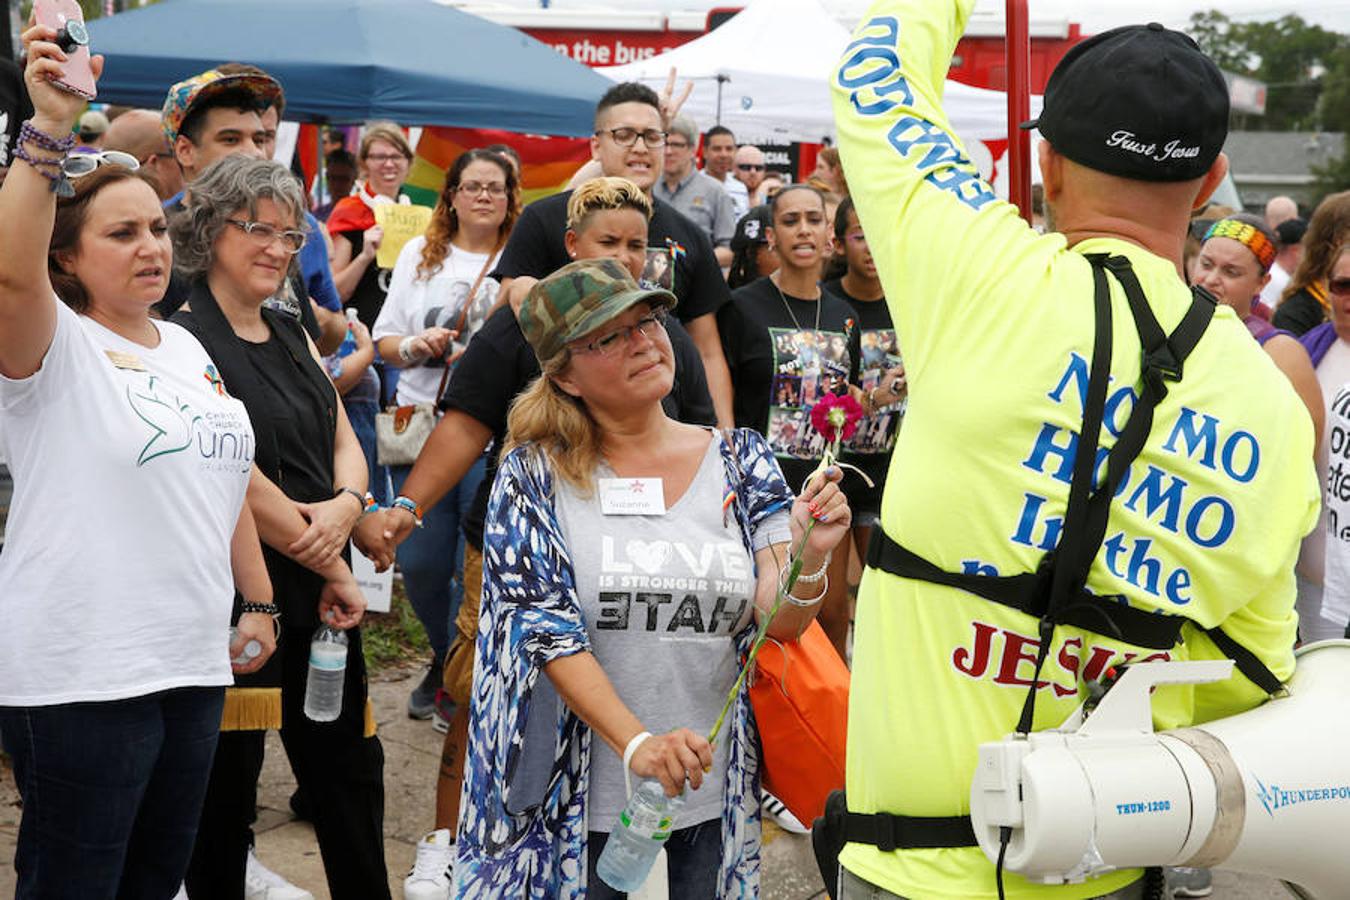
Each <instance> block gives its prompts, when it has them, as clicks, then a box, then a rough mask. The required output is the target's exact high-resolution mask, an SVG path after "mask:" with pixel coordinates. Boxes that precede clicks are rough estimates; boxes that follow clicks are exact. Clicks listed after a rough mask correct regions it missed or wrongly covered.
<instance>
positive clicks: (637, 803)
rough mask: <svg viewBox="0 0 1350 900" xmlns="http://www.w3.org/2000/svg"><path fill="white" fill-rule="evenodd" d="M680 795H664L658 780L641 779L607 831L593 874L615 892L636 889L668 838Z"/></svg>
mask: <svg viewBox="0 0 1350 900" xmlns="http://www.w3.org/2000/svg"><path fill="white" fill-rule="evenodd" d="M683 806H684V795H683V794H681V795H680V796H678V797H667V796H666V790H665V788H663V787H661V782H659V781H644V782H642V784H640V785H639V786H638V789H637V790H636V791H633V794H632V796H630V797H629V798H628V806H626V807H625V808H624V811H623V812H621V813H619V821H617V822H615V823H614V829H613V830H612V831H610V833H609V840H608V841H606V842H605V849H604V851H602V852H601V854H600V861H599V862H598V863H597V864H596V867H595V871H596V874H598V875H599V876H600V878H601V879H602V880H603V881H604V882H605V884H607V885H609V886H610V887H612V888H614V889H615V890H616V891H624V892H630V891H636V890H637V889H638V888H640V887H642V883H643V882H645V881H646V880H647V873H649V872H650V871H651V869H652V863H653V862H655V861H656V854H657V853H660V852H661V847H662V846H664V845H665V843H666V841H667V840H668V839H669V838H670V832H671V831H672V830H673V828H674V825H675V815H676V813H678V812H679V811H680V808H681V807H683Z"/></svg>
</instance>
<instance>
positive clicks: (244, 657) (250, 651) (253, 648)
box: [229, 625, 262, 666]
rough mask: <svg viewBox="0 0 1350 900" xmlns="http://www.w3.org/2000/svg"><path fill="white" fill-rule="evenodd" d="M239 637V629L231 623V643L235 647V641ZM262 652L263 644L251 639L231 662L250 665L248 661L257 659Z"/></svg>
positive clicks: (237, 664)
mask: <svg viewBox="0 0 1350 900" xmlns="http://www.w3.org/2000/svg"><path fill="white" fill-rule="evenodd" d="M238 639H239V629H238V628H235V627H234V626H233V625H231V626H230V644H229V645H230V646H231V647H233V646H234V642H235V641H237V640H238ZM260 653H262V644H261V643H259V642H258V641H255V640H249V641H247V642H246V643H245V644H244V646H243V648H242V649H241V650H240V651H239V655H238V656H236V657H234V658H232V659H231V660H230V662H232V663H234V664H235V665H236V666H244V665H248V663H250V662H251V661H252V660H254V659H256V658H257V656H258V655H259V654H260Z"/></svg>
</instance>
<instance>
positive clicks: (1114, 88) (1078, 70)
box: [1022, 22, 1228, 181]
mask: <svg viewBox="0 0 1350 900" xmlns="http://www.w3.org/2000/svg"><path fill="white" fill-rule="evenodd" d="M1022 127H1023V128H1038V129H1040V132H1041V136H1042V137H1044V138H1045V139H1046V140H1047V141H1049V142H1050V145H1051V146H1052V147H1054V148H1055V150H1056V151H1057V152H1059V153H1061V154H1063V155H1064V156H1066V157H1068V158H1069V159H1071V160H1073V161H1074V162H1076V163H1079V164H1080V165H1084V166H1087V167H1088V168H1090V169H1095V170H1097V171H1099V172H1105V173H1107V174H1109V175H1118V176H1121V177H1122V178H1132V179H1135V180H1137V181H1189V180H1190V179H1192V178H1199V177H1201V176H1202V175H1204V174H1205V173H1206V172H1208V171H1209V167H1210V166H1211V165H1213V163H1214V160H1215V159H1216V158H1217V157H1218V155H1219V151H1220V150H1222V149H1223V144H1224V141H1225V140H1226V139H1227V137H1228V85H1227V83H1226V82H1225V81H1224V78H1223V73H1221V72H1220V71H1219V67H1218V66H1216V65H1215V64H1214V61H1213V60H1211V59H1210V58H1209V57H1208V56H1206V55H1205V54H1204V53H1203V52H1202V51H1201V50H1200V47H1199V46H1198V45H1197V44H1196V43H1195V41H1193V40H1191V39H1190V38H1189V37H1187V36H1186V35H1184V34H1182V33H1181V32H1179V31H1169V30H1168V29H1166V28H1164V27H1163V26H1162V25H1159V24H1158V23H1157V22H1150V23H1149V24H1147V25H1127V26H1125V27H1123V28H1113V29H1111V30H1110V31H1105V32H1102V33H1101V34H1098V35H1094V36H1092V37H1090V38H1088V39H1087V40H1085V41H1082V42H1081V43H1079V44H1076V45H1075V46H1074V47H1073V48H1072V49H1070V50H1069V52H1068V53H1066V54H1064V58H1063V59H1061V60H1060V61H1059V65H1057V66H1055V71H1054V72H1053V73H1052V74H1051V75H1050V80H1049V81H1048V82H1047V83H1046V86H1045V103H1044V106H1043V108H1042V110H1041V115H1040V118H1037V119H1033V120H1032V121H1030V122H1027V123H1025V124H1023V126H1022Z"/></svg>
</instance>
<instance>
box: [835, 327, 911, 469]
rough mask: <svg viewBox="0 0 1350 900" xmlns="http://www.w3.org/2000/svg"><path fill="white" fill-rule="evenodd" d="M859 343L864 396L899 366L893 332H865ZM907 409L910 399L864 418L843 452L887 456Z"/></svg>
mask: <svg viewBox="0 0 1350 900" xmlns="http://www.w3.org/2000/svg"><path fill="white" fill-rule="evenodd" d="M858 341H859V343H860V344H861V345H862V365H861V366H860V367H859V372H858V374H859V376H860V379H859V380H860V381H861V382H862V391H863V393H864V394H866V393H867V392H869V391H871V390H872V389H873V388H875V387H877V386H878V385H879V384H881V378H882V376H883V375H885V374H886V371H887V370H888V369H892V368H894V367H896V366H898V365H901V359H900V355H899V345H898V344H897V343H896V340H895V330H894V329H892V328H864V329H863V331H862V333H861V334H859V335H858ZM908 405H909V398H908V397H906V398H905V399H903V400H901V401H900V402H899V403H893V404H891V405H890V406H884V407H882V408H881V409H879V410H877V411H876V412H875V413H873V414H872V415H870V416H865V417H864V418H863V420H862V421H861V422H860V423H859V424H858V430H857V431H856V432H854V434H853V437H851V438H849V439H848V440H847V441H845V442H844V449H846V450H851V451H853V452H854V453H890V452H891V450H893V449H894V448H895V436H896V434H897V432H899V430H900V421H901V420H902V419H903V418H904V417H905V408H906V407H907V406H908Z"/></svg>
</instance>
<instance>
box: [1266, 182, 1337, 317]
mask: <svg viewBox="0 0 1350 900" xmlns="http://www.w3.org/2000/svg"><path fill="white" fill-rule="evenodd" d="M1347 239H1350V191H1341V192H1340V193H1339V194H1330V195H1328V196H1327V197H1326V198H1325V199H1323V200H1322V202H1321V203H1319V204H1318V205H1317V209H1316V210H1314V211H1313V215H1312V220H1311V221H1310V222H1309V223H1308V232H1307V234H1305V235H1304V236H1303V261H1302V262H1300V263H1299V264H1298V268H1297V269H1296V270H1294V277H1293V278H1290V279H1289V284H1288V286H1286V287H1285V289H1284V294H1283V295H1282V296H1281V298H1280V305H1279V306H1277V307H1276V308H1275V315H1274V316H1272V317H1271V319H1270V322H1271V324H1272V325H1274V326H1275V327H1276V328H1283V329H1284V330H1285V331H1288V332H1290V333H1292V334H1294V335H1295V336H1297V335H1301V334H1304V333H1306V332H1308V331H1311V330H1312V329H1314V328H1316V327H1317V326H1318V325H1321V324H1322V323H1323V322H1325V321H1327V319H1328V318H1329V317H1330V315H1331V299H1330V298H1329V297H1328V296H1327V285H1326V281H1327V275H1328V273H1330V271H1331V267H1332V266H1333V265H1334V264H1335V262H1336V254H1337V251H1338V250H1339V249H1340V247H1341V245H1343V244H1344V243H1345V242H1346V240H1347Z"/></svg>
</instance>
